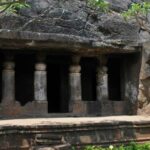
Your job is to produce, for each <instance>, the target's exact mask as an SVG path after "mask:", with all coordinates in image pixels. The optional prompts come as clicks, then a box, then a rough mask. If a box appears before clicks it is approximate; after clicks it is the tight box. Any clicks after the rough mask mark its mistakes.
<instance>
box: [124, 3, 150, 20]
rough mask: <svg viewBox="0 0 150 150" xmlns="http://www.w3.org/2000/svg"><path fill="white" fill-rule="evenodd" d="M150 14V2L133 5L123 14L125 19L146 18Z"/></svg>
mask: <svg viewBox="0 0 150 150" xmlns="http://www.w3.org/2000/svg"><path fill="white" fill-rule="evenodd" d="M149 12H150V2H143V3H132V4H131V7H130V8H129V9H128V10H127V11H124V12H123V13H122V16H123V17H124V18H125V19H129V18H137V17H140V16H145V15H147V14H148V13H149Z"/></svg>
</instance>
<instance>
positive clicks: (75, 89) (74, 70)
mask: <svg viewBox="0 0 150 150" xmlns="http://www.w3.org/2000/svg"><path fill="white" fill-rule="evenodd" d="M79 63H80V57H78V56H74V57H73V58H72V65H71V66H70V69H69V71H70V73H69V85H70V105H69V111H70V112H73V113H79V112H81V110H80V109H82V108H79V107H80V104H81V100H82V90H81V73H80V71H81V66H80V65H79Z"/></svg>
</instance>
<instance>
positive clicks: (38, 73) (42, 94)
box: [34, 61, 47, 102]
mask: <svg viewBox="0 0 150 150" xmlns="http://www.w3.org/2000/svg"><path fill="white" fill-rule="evenodd" d="M34 99H35V101H38V102H44V101H47V72H46V64H45V63H44V62H42V61H39V62H37V63H36V64H35V73H34Z"/></svg>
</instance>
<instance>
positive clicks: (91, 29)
mask: <svg viewBox="0 0 150 150" xmlns="http://www.w3.org/2000/svg"><path fill="white" fill-rule="evenodd" d="M109 1H110V3H111V8H112V9H113V10H114V13H112V14H103V13H100V12H99V11H96V10H94V9H92V8H90V7H89V6H88V5H87V2H86V0H61V1H60V0H42V1H41V0H27V2H28V3H29V4H30V6H31V7H30V8H26V9H22V10H19V11H18V15H15V14H13V15H8V14H7V15H6V14H1V16H0V29H10V30H19V31H31V32H41V33H56V34H57V33H58V34H67V35H76V36H80V37H86V38H93V39H98V40H99V41H100V40H105V39H111V40H113V39H115V40H116V39H119V40H122V41H125V42H126V43H130V42H131V41H132V42H135V43H137V42H138V41H139V36H138V30H139V29H138V27H137V26H136V25H134V24H129V23H127V22H126V21H124V20H123V19H122V17H121V16H120V15H119V14H118V13H117V12H119V11H120V10H121V9H123V10H126V9H127V8H128V6H129V5H130V4H131V0H122V1H121V2H118V0H109ZM115 11H116V12H115Z"/></svg>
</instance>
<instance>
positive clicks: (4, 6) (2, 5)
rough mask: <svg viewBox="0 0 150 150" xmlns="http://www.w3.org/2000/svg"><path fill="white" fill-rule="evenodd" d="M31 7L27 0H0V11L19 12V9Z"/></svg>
mask: <svg viewBox="0 0 150 150" xmlns="http://www.w3.org/2000/svg"><path fill="white" fill-rule="evenodd" d="M26 7H30V5H29V4H27V3H26V1H25V0H13V1H9V0H1V2H0V13H3V12H8V13H17V11H18V10H20V9H22V8H26Z"/></svg>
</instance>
